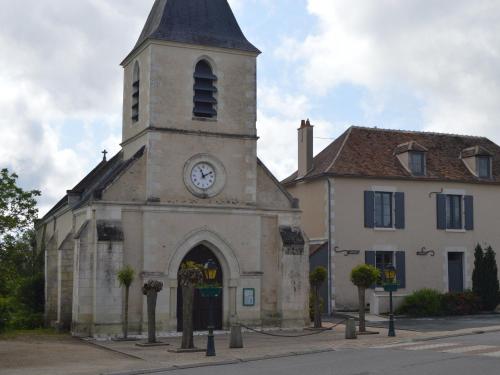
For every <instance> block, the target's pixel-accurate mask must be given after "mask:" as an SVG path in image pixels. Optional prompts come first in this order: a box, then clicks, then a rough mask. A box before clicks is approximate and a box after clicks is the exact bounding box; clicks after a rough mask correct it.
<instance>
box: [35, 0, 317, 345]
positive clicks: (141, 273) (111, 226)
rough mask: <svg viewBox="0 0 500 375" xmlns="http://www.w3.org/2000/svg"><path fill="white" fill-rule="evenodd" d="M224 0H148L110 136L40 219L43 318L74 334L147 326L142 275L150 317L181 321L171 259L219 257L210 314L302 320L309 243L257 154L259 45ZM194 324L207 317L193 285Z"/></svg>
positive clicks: (257, 321)
mask: <svg viewBox="0 0 500 375" xmlns="http://www.w3.org/2000/svg"><path fill="white" fill-rule="evenodd" d="M259 54H260V51H259V50H258V49H257V48H256V47H255V46H253V45H252V44H251V43H250V42H249V41H248V40H247V39H246V38H245V36H244V35H243V33H242V31H241V29H240V27H239V26H238V23H237V21H236V19H235V17H234V15H233V13H232V11H231V8H230V6H229V4H228V2H227V0H210V1H208V2H206V1H203V2H201V1H198V0H156V1H155V2H154V5H153V9H152V11H151V14H150V15H149V18H148V20H147V22H146V25H145V26H144V29H143V31H142V33H141V35H140V37H139V40H138V42H137V44H136V45H135V47H134V48H133V50H132V52H131V53H130V54H129V55H128V56H127V57H126V58H125V60H124V61H123V63H122V65H123V68H124V92H123V139H122V143H121V146H122V149H121V151H120V152H119V153H118V154H116V155H115V156H114V157H112V158H111V159H109V160H107V158H106V157H105V158H104V159H103V160H102V162H101V163H99V164H98V165H97V166H96V167H95V169H94V170H93V171H91V172H90V173H89V174H88V175H87V176H86V177H85V178H84V179H83V180H82V181H81V182H80V183H79V184H77V185H76V186H75V187H73V188H72V189H70V190H68V192H67V195H66V196H65V197H63V199H62V200H61V201H60V202H59V203H58V204H56V206H55V207H54V208H53V209H52V210H50V212H48V213H47V214H46V215H45V216H44V218H43V219H42V220H41V221H40V223H39V225H38V242H37V243H38V245H39V248H40V250H41V251H44V252H45V255H46V319H47V322H48V323H49V324H52V325H56V326H58V327H61V328H63V329H65V328H67V329H71V331H72V333H73V334H74V335H76V336H112V335H118V334H120V332H121V323H122V318H123V298H124V294H123V293H124V291H123V290H122V288H120V285H119V283H118V280H117V277H116V276H117V272H118V271H119V270H120V269H121V268H123V267H124V266H126V265H130V266H131V267H132V268H133V269H134V270H135V272H136V275H137V278H136V281H135V282H134V283H133V284H132V288H131V291H130V310H129V311H130V313H129V321H130V331H131V333H143V332H145V331H146V330H147V323H148V322H147V311H146V304H145V298H144V296H143V295H142V292H141V286H142V285H143V284H144V283H145V282H147V281H148V280H151V279H154V280H159V281H162V282H163V284H164V289H163V290H162V292H160V294H159V297H158V307H157V319H158V322H157V327H158V329H159V330H160V331H163V332H165V331H177V330H179V331H180V330H182V289H181V288H179V284H178V270H179V268H180V267H181V265H182V263H183V262H185V261H195V262H197V263H199V264H202V265H203V264H205V263H207V262H208V261H210V260H212V261H214V262H215V263H216V264H217V266H218V272H217V277H218V279H217V281H218V282H219V283H220V284H221V285H222V294H221V296H220V297H219V298H217V300H216V301H215V307H216V313H215V320H216V328H218V329H221V328H227V327H228V326H229V325H230V323H231V322H242V323H246V324H251V325H259V326H261V325H264V326H279V327H303V326H305V325H306V324H308V319H309V318H308V300H309V283H308V276H307V275H308V269H309V263H308V262H309V257H308V253H309V249H308V242H307V238H305V236H304V235H303V232H302V230H301V211H300V209H299V207H298V202H297V201H296V200H295V199H293V198H292V197H291V195H290V194H289V193H288V192H287V191H286V190H285V189H284V188H283V186H282V185H281V184H280V183H279V181H277V180H276V178H275V177H274V176H273V175H272V174H271V172H270V171H269V170H268V169H267V168H266V167H265V165H264V164H263V163H262V162H261V161H260V160H259V159H258V158H257V140H258V137H257V129H256V117H257V116H256V99H257V97H256V96H257V94H256V92H257V89H256V88H257V82H256V69H257V57H258V55H259ZM193 318H194V326H195V329H196V330H204V329H206V328H207V301H206V299H204V298H202V297H201V296H200V295H198V294H197V295H196V296H195V302H194V315H193Z"/></svg>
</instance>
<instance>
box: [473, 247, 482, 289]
mask: <svg viewBox="0 0 500 375" xmlns="http://www.w3.org/2000/svg"><path fill="white" fill-rule="evenodd" d="M483 263H484V252H483V248H482V247H481V245H480V244H477V246H476V249H475V250H474V270H473V271H472V291H473V292H474V293H476V295H478V296H479V295H480V290H481V284H482V277H483V275H484V273H483V270H482V268H483Z"/></svg>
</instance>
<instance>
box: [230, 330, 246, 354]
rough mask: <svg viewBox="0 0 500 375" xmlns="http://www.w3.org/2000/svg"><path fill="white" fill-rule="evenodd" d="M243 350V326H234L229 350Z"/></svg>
mask: <svg viewBox="0 0 500 375" xmlns="http://www.w3.org/2000/svg"><path fill="white" fill-rule="evenodd" d="M242 348H243V335H242V334H241V326H240V325H239V324H232V325H231V339H230V341H229V349H242Z"/></svg>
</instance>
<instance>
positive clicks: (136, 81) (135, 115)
mask: <svg viewBox="0 0 500 375" xmlns="http://www.w3.org/2000/svg"><path fill="white" fill-rule="evenodd" d="M140 82H141V72H140V70H139V63H138V62H136V63H135V66H134V77H133V81H132V121H134V122H137V121H139V94H140V91H139V86H140Z"/></svg>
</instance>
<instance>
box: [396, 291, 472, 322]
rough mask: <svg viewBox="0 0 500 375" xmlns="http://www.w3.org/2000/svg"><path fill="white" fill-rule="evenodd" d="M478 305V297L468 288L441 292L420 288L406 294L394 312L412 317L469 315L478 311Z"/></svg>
mask: <svg viewBox="0 0 500 375" xmlns="http://www.w3.org/2000/svg"><path fill="white" fill-rule="evenodd" d="M480 307H481V304H480V299H479V298H478V297H477V296H476V295H475V294H474V293H473V292H472V291H470V290H468V291H465V292H461V293H445V294H443V293H440V292H438V291H437V290H434V289H421V290H417V291H416V292H413V293H412V294H410V295H409V296H407V297H406V298H405V299H404V300H403V303H402V304H401V306H400V307H399V308H398V309H397V311H396V313H397V314H402V315H408V316H412V317H428V316H442V315H448V316H449V315H470V314H476V313H478V312H479V311H480Z"/></svg>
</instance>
